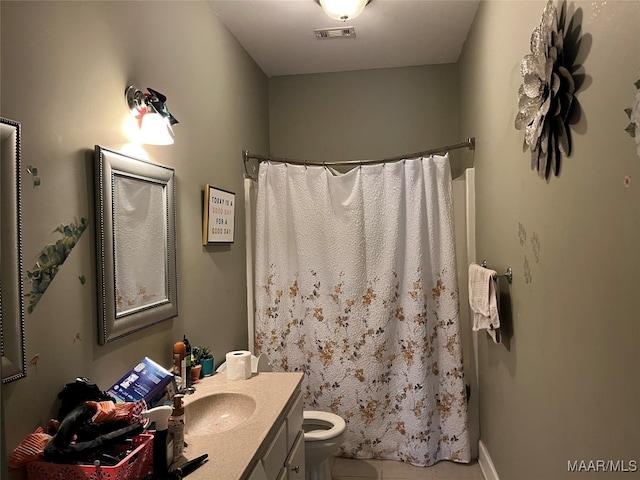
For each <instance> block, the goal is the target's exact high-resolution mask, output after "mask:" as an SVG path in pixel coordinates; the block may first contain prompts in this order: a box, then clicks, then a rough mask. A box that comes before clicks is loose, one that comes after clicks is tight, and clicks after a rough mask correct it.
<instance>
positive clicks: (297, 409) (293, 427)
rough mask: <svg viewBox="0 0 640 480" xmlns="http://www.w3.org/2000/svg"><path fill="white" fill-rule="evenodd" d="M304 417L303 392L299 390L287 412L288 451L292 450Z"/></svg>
mask: <svg viewBox="0 0 640 480" xmlns="http://www.w3.org/2000/svg"><path fill="white" fill-rule="evenodd" d="M302 417H303V413H302V392H299V393H298V395H297V397H296V399H295V401H294V402H293V405H292V406H291V410H289V413H288V414H287V452H290V451H291V449H292V448H293V444H294V443H295V441H296V439H297V438H298V432H299V431H300V430H302Z"/></svg>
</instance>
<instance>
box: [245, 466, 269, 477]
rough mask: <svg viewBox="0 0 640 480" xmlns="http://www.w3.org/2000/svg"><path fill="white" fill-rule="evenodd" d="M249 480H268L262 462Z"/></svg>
mask: <svg viewBox="0 0 640 480" xmlns="http://www.w3.org/2000/svg"><path fill="white" fill-rule="evenodd" d="M247 480H267V474H266V473H264V467H263V466H262V462H258V464H257V465H256V467H255V468H254V469H253V472H251V475H249V478H248V479H247Z"/></svg>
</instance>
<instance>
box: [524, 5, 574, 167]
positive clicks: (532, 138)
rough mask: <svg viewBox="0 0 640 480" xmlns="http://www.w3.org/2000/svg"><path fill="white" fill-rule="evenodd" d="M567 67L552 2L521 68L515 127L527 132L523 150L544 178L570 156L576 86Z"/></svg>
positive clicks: (561, 37) (556, 15)
mask: <svg viewBox="0 0 640 480" xmlns="http://www.w3.org/2000/svg"><path fill="white" fill-rule="evenodd" d="M569 68H571V66H570V65H565V55H564V31H563V28H561V27H560V25H559V22H558V13H557V10H556V7H555V6H554V5H553V3H552V0H549V2H548V3H547V5H546V7H545V9H544V12H542V18H541V20H540V25H538V26H537V27H536V28H535V29H534V30H533V33H532V34H531V53H529V54H527V55H525V57H524V58H523V59H522V63H521V65H520V70H521V73H522V79H523V80H522V85H520V88H519V90H518V114H517V116H516V120H515V127H516V129H518V130H522V129H524V144H523V151H525V152H526V151H527V149H528V150H530V151H531V168H532V169H536V170H537V171H538V174H539V175H540V177H542V178H549V175H550V173H551V172H552V171H553V172H554V174H555V175H556V176H557V175H558V173H559V171H560V155H561V154H564V155H569V154H570V153H571V141H570V138H569V128H568V126H567V124H568V116H569V111H570V109H571V104H572V102H573V94H574V92H575V83H574V79H573V76H572V75H571V72H570V71H569Z"/></svg>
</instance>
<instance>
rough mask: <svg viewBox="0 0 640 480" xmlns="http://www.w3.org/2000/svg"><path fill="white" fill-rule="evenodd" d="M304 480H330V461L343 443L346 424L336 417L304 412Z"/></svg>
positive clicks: (313, 411)
mask: <svg viewBox="0 0 640 480" xmlns="http://www.w3.org/2000/svg"><path fill="white" fill-rule="evenodd" d="M302 429H303V430H304V462H305V472H306V473H305V480H331V465H330V460H331V457H332V456H333V454H334V453H336V452H337V451H338V449H339V448H340V445H342V442H344V436H345V432H346V430H347V424H346V423H345V421H344V419H343V418H342V417H340V416H338V415H334V414H333V413H329V412H321V411H318V410H304V411H303V421H302Z"/></svg>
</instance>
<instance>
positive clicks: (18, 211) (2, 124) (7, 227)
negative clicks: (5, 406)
mask: <svg viewBox="0 0 640 480" xmlns="http://www.w3.org/2000/svg"><path fill="white" fill-rule="evenodd" d="M20 131H21V127H20V123H18V122H16V121H14V120H9V119H6V118H1V117H0V148H1V151H0V159H2V160H4V161H2V162H0V164H1V169H2V170H1V173H0V182H1V185H2V188H1V190H2V201H0V208H1V209H2V210H1V213H0V218H1V219H2V240H1V241H0V252H1V253H0V256H1V258H2V274H1V277H0V327H1V328H0V353H1V354H2V383H8V382H11V381H13V380H17V379H19V378H23V377H25V376H26V375H27V364H26V356H25V355H26V353H25V346H24V317H25V308H24V267H23V261H22V191H21V186H20V178H21V175H20V171H21V168H22V167H21V157H20V156H21V143H20V133H21V132H20ZM7 158H10V159H11V162H10V164H9V163H5V161H6V160H7Z"/></svg>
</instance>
